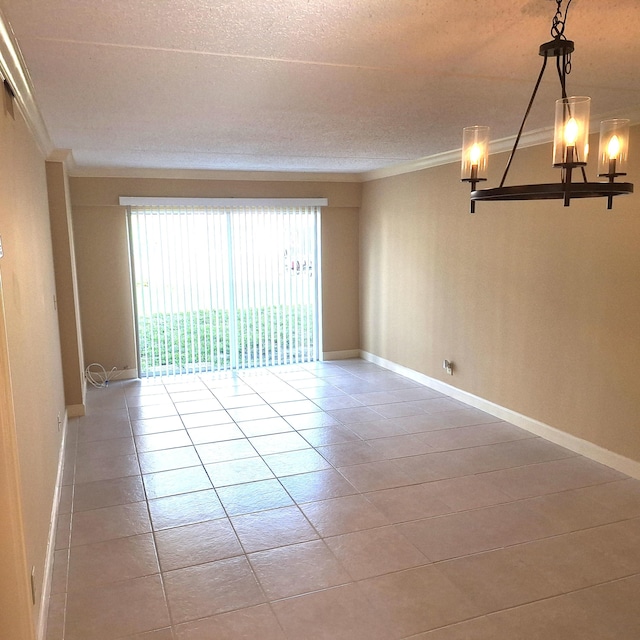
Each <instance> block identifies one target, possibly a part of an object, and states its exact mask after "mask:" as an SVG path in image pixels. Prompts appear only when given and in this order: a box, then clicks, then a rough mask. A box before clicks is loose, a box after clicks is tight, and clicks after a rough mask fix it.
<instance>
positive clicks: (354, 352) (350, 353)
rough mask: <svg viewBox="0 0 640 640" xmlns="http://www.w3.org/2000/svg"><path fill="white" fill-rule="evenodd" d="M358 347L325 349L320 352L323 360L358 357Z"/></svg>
mask: <svg viewBox="0 0 640 640" xmlns="http://www.w3.org/2000/svg"><path fill="white" fill-rule="evenodd" d="M359 357H360V349H349V350H347V351H325V352H323V354H322V359H323V360H349V359H350V358H359Z"/></svg>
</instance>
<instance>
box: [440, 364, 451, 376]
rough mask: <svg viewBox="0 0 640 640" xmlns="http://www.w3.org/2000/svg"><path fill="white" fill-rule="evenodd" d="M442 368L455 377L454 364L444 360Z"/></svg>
mask: <svg viewBox="0 0 640 640" xmlns="http://www.w3.org/2000/svg"><path fill="white" fill-rule="evenodd" d="M442 368H443V369H444V370H445V371H446V372H447V373H448V374H449V375H450V376H452V375H453V362H451V361H449V360H443V362H442Z"/></svg>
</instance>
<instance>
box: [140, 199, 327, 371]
mask: <svg viewBox="0 0 640 640" xmlns="http://www.w3.org/2000/svg"><path fill="white" fill-rule="evenodd" d="M319 213H320V207H319V206H287V207H283V206H219V207H212V206H156V205H134V206H129V237H130V245H131V257H132V272H133V288H134V301H135V313H136V323H137V341H138V360H139V363H138V371H139V374H140V375H141V376H142V377H145V376H154V375H176V374H180V373H193V372H203V371H220V370H226V369H243V368H249V367H262V366H273V365H282V364H292V363H300V362H310V361H313V360H317V358H318V351H319V348H318V347H319V345H318V342H319V340H318V338H319V327H318V324H319V312H318V291H319V278H320V273H319V246H318V238H319V234H318V226H319Z"/></svg>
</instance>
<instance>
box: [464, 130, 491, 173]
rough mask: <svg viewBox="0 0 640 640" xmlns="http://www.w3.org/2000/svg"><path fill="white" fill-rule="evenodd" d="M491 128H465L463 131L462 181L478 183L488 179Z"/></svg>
mask: <svg viewBox="0 0 640 640" xmlns="http://www.w3.org/2000/svg"><path fill="white" fill-rule="evenodd" d="M488 160H489V127H481V126H474V127H465V128H464V129H463V130H462V169H461V173H460V179H461V180H463V181H465V182H477V181H479V180H486V179H487V165H488Z"/></svg>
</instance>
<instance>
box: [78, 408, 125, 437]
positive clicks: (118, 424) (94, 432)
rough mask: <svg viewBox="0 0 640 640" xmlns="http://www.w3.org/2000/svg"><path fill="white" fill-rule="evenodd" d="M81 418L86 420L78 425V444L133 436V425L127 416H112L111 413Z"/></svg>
mask: <svg viewBox="0 0 640 640" xmlns="http://www.w3.org/2000/svg"><path fill="white" fill-rule="evenodd" d="M79 420H85V422H83V423H79V425H78V444H79V443H81V442H96V441H102V440H111V439H112V438H130V437H131V436H132V433H131V425H130V424H129V420H128V418H126V417H123V418H117V417H112V416H111V413H109V414H104V415H102V416H96V417H93V418H89V417H88V416H85V417H84V418H79Z"/></svg>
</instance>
